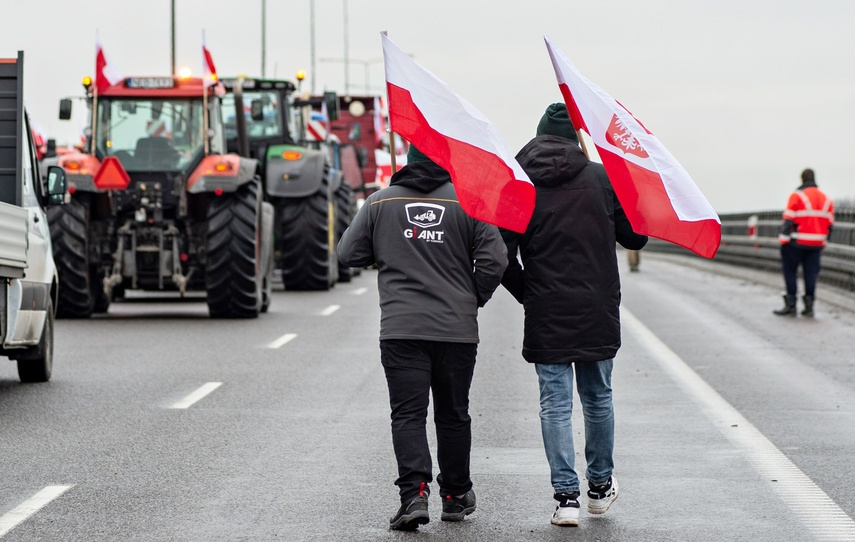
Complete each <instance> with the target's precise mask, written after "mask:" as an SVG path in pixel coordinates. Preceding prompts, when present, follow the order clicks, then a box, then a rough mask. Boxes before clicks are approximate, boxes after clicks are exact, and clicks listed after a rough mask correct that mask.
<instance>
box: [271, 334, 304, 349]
mask: <svg viewBox="0 0 855 542" xmlns="http://www.w3.org/2000/svg"><path fill="white" fill-rule="evenodd" d="M296 338H297V334H296V333H286V334H285V335H282V336H281V337H279V338H278V339H276V340H275V341H273V342H272V343H270V344H268V345H267V348H282V346H284V345H285V344H287V343H289V342H291V341H293V340H294V339H296Z"/></svg>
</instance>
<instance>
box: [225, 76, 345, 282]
mask: <svg viewBox="0 0 855 542" xmlns="http://www.w3.org/2000/svg"><path fill="white" fill-rule="evenodd" d="M221 82H222V83H223V85H224V86H225V88H226V95H225V96H224V97H223V103H224V110H227V111H232V110H235V109H234V108H233V107H232V106H231V102H232V101H233V100H234V97H235V95H236V94H237V95H241V96H242V97H243V104H244V107H243V110H244V119H238V118H236V117H229V116H227V117H226V119H225V126H226V139H227V145H228V148H229V150H230V151H233V152H238V153H239V154H242V155H243V153H244V152H246V155H247V156H251V157H252V158H254V159H256V160H258V162H259V171H261V177H262V185H263V187H264V197H265V201H267V202H270V203H271V204H272V205H273V207H274V210H275V226H274V237H275V251H274V267H275V269H276V271H277V273H279V274H281V280H282V283H283V285H284V287H285V289H286V290H328V289H330V288H332V287H333V286H334V285H335V283H336V282H338V281H342V282H347V281H349V280H350V279H351V276H352V275H353V273H354V270H352V269H350V268H348V267H345V266H342V265H340V264H339V262H338V258H337V257H336V254H335V245H336V243H337V242H338V239H339V238H340V237H341V235H342V233H344V230H345V229H346V228H347V226H348V225H349V224H350V220H351V219H352V218H353V215H354V214H355V212H356V199H355V195H354V193H353V190H352V188H351V187H350V185H349V184H348V183H347V182H345V179H344V175H343V173H342V169H341V168H340V167H336V165H337V162H338V161H339V154H338V146H337V145H329V144H326V143H325V142H323V141H316V142H309V141H307V140H306V135H305V130H304V126H305V124H304V120H305V119H304V115H306V114H309V110H310V108H311V106H312V105H318V104H313V103H312V102H311V101H301V100H295V99H293V98H292V95H293V93H294V91H295V90H296V87H295V86H294V84H293V83H292V82H290V81H283V80H269V79H243V78H238V79H221ZM328 100H329V103H330V104H335V103H337V98H336V97H335V94H334V93H330V96H329V97H328ZM333 116H334V112H333ZM239 122H246V126H247V130H246V131H247V136H248V137H247V143H246V144H247V145H248V147H249V148H247V149H241V148H240V146H241V144H242V141H241V139H240V138H238V137H237V133H238V132H237V127H238V123H239Z"/></svg>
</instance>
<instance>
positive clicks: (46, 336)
mask: <svg viewBox="0 0 855 542" xmlns="http://www.w3.org/2000/svg"><path fill="white" fill-rule="evenodd" d="M46 312H47V314H46V316H45V323H44V327H43V328H42V338H41V340H40V341H39V344H38V346H34V347H32V348H30V349H28V350H29V351H28V352H26V353H24V354H22V355H20V356H18V357H17V358H16V359H17V360H18V378H20V379H21V382H47V381H48V380H50V376H51V373H52V372H53V303H52V302H51V299H50V296H48V299H47V307H46Z"/></svg>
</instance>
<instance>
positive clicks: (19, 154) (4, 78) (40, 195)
mask: <svg viewBox="0 0 855 542" xmlns="http://www.w3.org/2000/svg"><path fill="white" fill-rule="evenodd" d="M23 64H24V55H23V53H22V52H20V51H19V52H18V58H17V59H8V60H4V59H0V355H5V356H8V357H9V358H11V359H13V360H17V362H18V376H19V377H20V379H21V381H22V382H45V381H47V380H49V379H50V377H51V372H52V370H53V317H54V306H55V300H56V296H57V292H58V291H59V281H58V278H57V272H56V266H55V265H54V261H53V253H52V250H51V239H50V230H49V228H48V221H47V215H46V214H45V208H46V207H47V206H49V205H57V204H59V205H61V204H63V203H64V202H65V192H66V181H65V172H64V171H63V169H62V168H60V167H57V166H52V167H49V168H48V171H47V175H46V179H45V180H44V181H42V178H41V176H40V175H39V168H38V164H37V160H36V154H35V147H34V145H33V139H32V135H31V134H32V131H31V130H30V126H29V120H28V119H27V116H26V113H25V112H24V106H23ZM13 105H14V107H15V108H14V110H13V109H12V107H13ZM13 113H14V114H13ZM12 142H14V145H12V144H11V143H12Z"/></svg>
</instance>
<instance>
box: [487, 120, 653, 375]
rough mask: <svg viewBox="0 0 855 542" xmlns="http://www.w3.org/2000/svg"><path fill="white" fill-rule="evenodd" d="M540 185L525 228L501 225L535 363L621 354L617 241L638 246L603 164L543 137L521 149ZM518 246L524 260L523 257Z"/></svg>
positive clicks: (508, 276)
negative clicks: (522, 230)
mask: <svg viewBox="0 0 855 542" xmlns="http://www.w3.org/2000/svg"><path fill="white" fill-rule="evenodd" d="M516 158H517V161H519V163H520V165H522V167H523V169H524V170H525V172H526V173H527V174H528V176H529V177H530V178H531V180H532V182H533V183H534V185H535V188H536V191H537V203H536V206H535V209H534V215H533V216H532V219H531V222H530V223H529V225H528V228H527V229H526V232H525V233H524V234H518V233H514V232H511V231H508V230H503V231H502V236H503V238H504V240H505V244H506V245H507V247H508V268H507V270H506V271H505V274H504V276H503V278H502V284H503V285H504V286H505V288H507V289H508V291H509V292H510V293H511V294H512V295H513V296H514V297H515V298H516V299H517V301H519V302H521V303H522V304H523V306H524V308H525V337H524V339H523V352H522V353H523V357H524V358H525V359H526V360H527V361H529V362H530V363H570V362H575V361H599V360H605V359H610V358H614V357H615V354H616V353H617V351H618V348H620V312H619V306H620V275H619V273H618V266H617V256H616V254H615V241H617V242H618V243H620V244H621V245H622V246H624V247H625V248H628V249H633V250H638V249H641V248H642V247H644V245H645V244H646V243H647V237H646V236H644V235H638V234H636V233H635V232H633V231H632V226H631V225H630V224H629V220H628V219H627V217H626V214H624V212H623V209H622V208H621V206H620V203H619V202H618V200H617V198H616V197H615V194H614V190H613V189H612V186H611V183H610V182H609V179H608V176H607V175H606V172H605V170H604V169H603V166H602V165H600V164H597V163H595V162H591V161H589V160H588V158H587V157H586V156H585V154H584V153H583V152H582V150H581V149H580V148H579V147H578V146H577V145H576V144H574V143H573V142H571V141H569V140H567V139H564V138H560V137H556V136H538V137H536V138H534V139H533V140H531V141H530V142H529V143H528V144H527V145H526V146H525V147H523V148H522V150H521V151H520V152H519V153H518V154H517V156H516ZM517 250H519V255H520V257H521V258H522V266H521V265H520V262H519V260H518V259H517Z"/></svg>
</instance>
